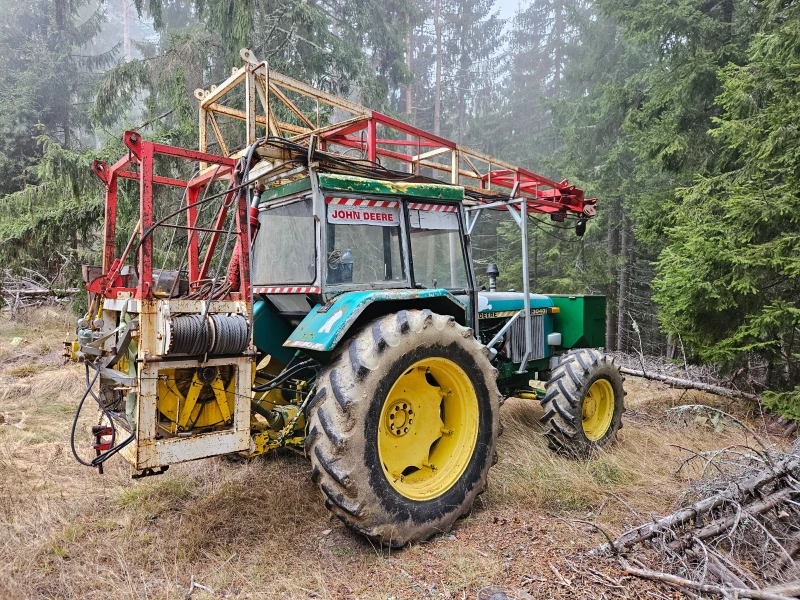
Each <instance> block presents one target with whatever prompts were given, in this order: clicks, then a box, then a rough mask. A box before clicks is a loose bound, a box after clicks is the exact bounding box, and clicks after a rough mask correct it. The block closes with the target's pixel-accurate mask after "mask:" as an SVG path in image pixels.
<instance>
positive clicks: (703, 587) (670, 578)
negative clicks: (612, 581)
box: [619, 557, 791, 600]
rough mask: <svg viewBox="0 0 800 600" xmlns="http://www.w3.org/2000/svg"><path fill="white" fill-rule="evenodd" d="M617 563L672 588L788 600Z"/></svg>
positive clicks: (761, 592)
mask: <svg viewBox="0 0 800 600" xmlns="http://www.w3.org/2000/svg"><path fill="white" fill-rule="evenodd" d="M619 562H620V564H621V565H622V568H623V570H624V571H625V572H626V573H627V574H629V575H635V576H636V577H641V578H643V579H650V580H651V581H661V582H663V583H668V584H670V585H673V586H677V587H681V588H688V589H690V590H697V591H698V592H705V593H706V594H716V595H717V596H724V597H726V598H729V597H731V596H733V597H740V598H752V599H753V600H790V598H791V597H790V596H784V595H783V594H776V593H773V592H767V591H764V590H752V589H748V588H738V587H724V586H719V585H711V584H708V583H700V582H699V581H692V580H691V579H685V578H684V577H678V576H677V575H672V574H670V573H661V572H659V571H651V570H650V569H637V568H635V567H633V566H631V565H630V563H628V561H626V560H625V559H624V558H622V557H620V558H619Z"/></svg>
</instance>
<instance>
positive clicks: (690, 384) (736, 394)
mask: <svg viewBox="0 0 800 600" xmlns="http://www.w3.org/2000/svg"><path fill="white" fill-rule="evenodd" d="M619 371H620V373H623V374H625V375H633V376H634V377H644V378H645V379H653V380H655V381H661V382H663V383H669V384H670V385H675V386H678V387H682V388H688V389H690V390H700V391H701V392H709V393H711V394H716V395H717V396H724V397H726V398H741V399H744V400H754V401H757V400H758V396H756V395H755V394H748V393H747V392H740V391H739V390H732V389H730V388H726V387H722V386H719V385H712V384H710V383H701V382H699V381H691V380H689V379H679V378H678V377H669V376H667V375H659V374H658V373H645V372H644V371H637V370H636V369H628V368H627V367H620V369H619Z"/></svg>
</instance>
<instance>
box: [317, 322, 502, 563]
mask: <svg viewBox="0 0 800 600" xmlns="http://www.w3.org/2000/svg"><path fill="white" fill-rule="evenodd" d="M495 378H496V371H495V369H494V368H493V367H492V366H491V365H490V363H489V360H488V358H487V357H486V350H485V348H484V347H483V346H482V345H481V344H480V343H479V342H478V341H477V340H476V339H475V338H474V336H473V334H472V330H470V329H467V328H465V327H462V326H461V325H459V324H458V323H456V321H455V319H454V318H453V317H448V316H443V315H438V314H434V313H432V312H431V311H429V310H423V311H418V310H408V311H400V312H399V313H397V314H393V315H387V316H384V317H381V318H378V319H376V320H375V321H373V322H372V323H370V324H369V325H367V326H366V327H365V328H364V329H362V330H361V331H360V332H359V333H358V334H356V335H355V336H354V337H353V338H352V339H351V340H349V342H347V343H345V344H344V345H343V347H342V348H341V350H340V351H339V352H338V353H337V355H336V356H334V358H333V361H332V363H331V365H330V366H329V367H328V368H327V369H326V370H325V371H323V372H322V373H321V374H320V377H319V380H318V390H319V391H318V392H317V395H316V397H315V399H314V403H313V405H312V407H311V408H310V410H309V415H310V418H309V434H308V437H307V440H306V448H307V451H308V454H309V457H310V459H311V463H312V468H313V471H312V478H313V479H314V481H315V482H316V483H317V484H318V485H319V487H320V490H321V491H322V493H323V495H324V496H325V504H326V506H327V507H328V509H329V510H330V511H331V512H333V513H334V514H335V515H336V516H337V517H339V518H340V519H341V520H342V521H343V522H344V523H346V524H347V525H348V526H349V527H350V528H352V529H354V530H356V531H358V532H359V533H362V534H364V535H366V536H367V537H369V538H370V539H372V540H375V541H377V542H379V543H381V544H385V545H389V546H392V547H402V546H404V545H406V544H407V543H409V542H416V541H422V540H426V539H428V538H430V537H431V536H433V535H435V534H437V533H440V532H445V531H448V530H449V529H450V528H451V527H452V526H453V524H454V523H455V521H456V520H457V519H458V518H459V517H461V516H463V515H465V514H466V513H467V512H468V511H469V510H470V508H471V507H472V503H473V502H474V500H475V498H476V497H477V496H478V494H480V493H481V492H483V491H484V489H485V488H486V480H487V476H488V472H489V468H490V467H491V465H492V464H493V460H494V454H495V452H494V448H495V442H496V440H497V435H498V431H499V419H500V415H499V407H500V393H499V391H498V389H497V385H496V383H495Z"/></svg>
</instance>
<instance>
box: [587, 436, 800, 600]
mask: <svg viewBox="0 0 800 600" xmlns="http://www.w3.org/2000/svg"><path fill="white" fill-rule="evenodd" d="M745 427H746V426H745ZM749 431H750V433H751V434H752V436H753V439H754V440H755V441H754V446H748V445H737V446H732V447H729V448H726V449H723V450H718V451H712V452H690V455H689V456H688V457H687V458H686V460H684V462H683V463H682V464H681V467H680V468H681V469H683V468H684V467H685V466H686V465H688V464H695V465H696V466H697V468H698V469H699V470H700V472H701V476H700V477H699V479H697V481H696V482H695V483H694V484H693V486H692V487H691V489H690V490H689V491H688V492H687V499H689V500H690V501H688V502H687V503H686V505H685V506H684V507H682V508H680V509H678V510H676V511H675V512H674V513H672V514H670V515H667V516H664V517H661V518H653V519H652V520H651V521H649V522H644V523H642V524H640V525H638V526H636V527H634V528H633V529H630V530H629V531H626V532H625V533H623V534H622V535H619V536H617V537H616V538H612V537H611V536H610V535H607V539H608V541H607V542H606V543H605V544H603V545H601V546H599V547H597V548H596V549H595V550H593V553H595V554H597V553H603V554H613V555H616V556H617V557H618V558H619V561H620V564H621V565H622V568H623V570H624V571H625V572H626V573H628V574H630V575H635V576H638V577H643V578H646V579H652V580H657V581H661V582H663V583H666V584H668V585H670V586H672V587H675V588H676V589H679V590H681V591H682V592H683V593H684V594H685V595H687V596H689V597H694V598H699V597H702V598H707V597H722V598H754V599H765V600H778V599H786V598H795V597H800V568H798V565H797V563H796V556H797V554H798V552H800V452H798V449H797V448H796V449H795V450H794V451H793V452H792V453H788V454H786V453H781V452H778V451H776V450H775V449H774V448H768V447H767V446H765V445H764V443H763V441H762V440H761V439H760V438H759V437H758V435H756V434H755V432H753V431H752V430H749ZM646 563H649V566H647V565H646Z"/></svg>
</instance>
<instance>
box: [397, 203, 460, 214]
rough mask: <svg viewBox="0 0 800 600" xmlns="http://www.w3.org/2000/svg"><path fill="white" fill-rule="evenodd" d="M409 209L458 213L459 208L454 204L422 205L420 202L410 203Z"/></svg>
mask: <svg viewBox="0 0 800 600" xmlns="http://www.w3.org/2000/svg"><path fill="white" fill-rule="evenodd" d="M408 208H411V209H415V210H432V211H435V212H456V211H457V210H458V207H457V206H453V205H452V204H420V203H418V202H409V204H408Z"/></svg>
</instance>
